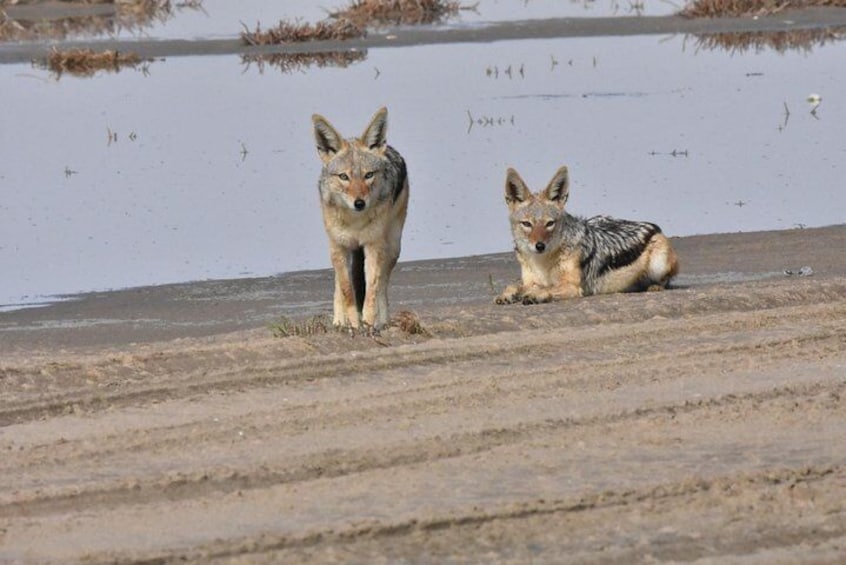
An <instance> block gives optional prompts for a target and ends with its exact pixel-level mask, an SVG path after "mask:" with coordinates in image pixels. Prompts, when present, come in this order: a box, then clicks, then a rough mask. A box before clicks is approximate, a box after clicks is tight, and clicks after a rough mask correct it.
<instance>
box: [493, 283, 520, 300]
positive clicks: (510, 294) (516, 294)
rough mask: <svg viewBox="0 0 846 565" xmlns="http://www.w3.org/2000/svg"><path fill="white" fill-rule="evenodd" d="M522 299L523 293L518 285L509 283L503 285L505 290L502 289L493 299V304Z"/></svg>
mask: <svg viewBox="0 0 846 565" xmlns="http://www.w3.org/2000/svg"><path fill="white" fill-rule="evenodd" d="M521 300H523V294H522V293H521V292H520V289H519V287H517V286H516V285H511V286H507V287H505V290H503V291H502V294H500V295H499V296H497V297H496V298H495V299H494V303H495V304H516V303H517V302H520V301H521Z"/></svg>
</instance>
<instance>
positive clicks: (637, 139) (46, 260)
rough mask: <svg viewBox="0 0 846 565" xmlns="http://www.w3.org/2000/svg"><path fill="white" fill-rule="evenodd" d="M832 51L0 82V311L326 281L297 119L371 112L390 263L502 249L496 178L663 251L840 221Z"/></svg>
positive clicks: (4, 71) (664, 42) (583, 42)
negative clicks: (563, 177) (545, 188)
mask: <svg viewBox="0 0 846 565" xmlns="http://www.w3.org/2000/svg"><path fill="white" fill-rule="evenodd" d="M362 55H363V54H362ZM844 57H846V46H845V45H844V43H842V42H840V43H829V44H826V45H823V46H820V47H817V48H815V49H814V50H813V51H812V52H810V53H809V52H796V51H790V52H785V53H776V52H774V51H771V50H770V51H765V52H745V53H736V52H735V53H727V52H726V51H722V50H713V51H711V50H698V51H697V52H694V51H692V50H690V49H685V43H684V38H683V37H673V38H657V37H604V38H580V39H551V40H523V41H503V42H496V43H488V44H460V45H431V46H419V47H409V48H390V49H371V50H370V51H369V52H368V53H367V59H366V60H362V61H359V62H357V63H356V64H354V65H350V66H349V67H346V68H340V67H321V66H320V65H319V64H317V65H316V66H311V67H308V68H306V67H300V66H297V65H294V66H292V65H291V63H287V64H286V65H283V66H282V67H281V68H282V69H283V70H286V71H287V72H264V73H262V72H260V71H261V67H259V66H256V65H252V66H247V67H245V66H244V62H243V61H242V60H241V58H240V57H239V56H237V55H226V56H205V57H183V58H179V57H171V58H169V59H167V60H164V61H157V62H156V63H155V64H154V65H153V66H152V67H151V68H150V69H149V73H148V75H146V76H145V75H144V74H143V73H141V72H123V73H120V74H98V75H95V76H94V77H92V78H86V79H78V78H75V77H65V78H63V79H62V80H61V81H55V80H53V79H51V78H50V75H49V74H48V73H46V72H45V71H40V70H38V69H33V68H31V67H29V66H28V65H0V82H2V84H3V85H4V102H5V104H6V107H7V108H13V109H14V111H11V112H6V113H5V114H4V116H3V118H2V128H0V131H2V134H0V265H2V266H3V273H4V276H3V277H0V304H8V303H14V302H19V301H22V300H26V299H24V298H23V297H24V296H27V295H29V296H33V295H35V296H37V295H48V294H54V293H67V292H76V291H84V290H92V289H104V288H116V287H127V286H136V285H143V284H154V283H164V282H173V281H187V280H197V279H206V278H228V277H239V276H245V275H256V276H258V275H267V274H272V273H277V272H282V271H291V270H299V269H310V268H322V267H328V266H329V260H328V252H327V244H326V236H325V233H324V232H323V226H322V222H321V219H320V211H319V205H318V201H317V188H316V185H317V177H318V174H319V171H320V163H319V161H318V158H317V155H316V152H315V149H314V147H313V136H312V132H311V121H310V116H311V114H312V113H315V112H319V113H321V114H323V115H325V116H327V117H328V118H329V119H330V120H331V121H332V123H333V124H335V125H337V127H338V128H339V129H340V130H341V131H356V128H358V127H360V125H361V123H363V121H366V119H367V118H368V117H369V116H370V115H372V113H373V112H374V111H375V109H376V108H378V107H379V106H381V105H387V106H388V108H389V110H390V125H389V131H388V139H389V142H390V143H391V144H392V145H394V146H395V147H396V148H397V149H398V150H400V151H401V152H402V153H403V155H404V156H406V159H407V161H408V165H409V174H410V179H411V203H410V208H409V217H408V222H407V224H406V232H405V238H404V241H403V255H402V259H403V260H411V259H422V258H432V257H448V256H460V255H471V254H481V253H490V252H502V251H507V250H509V249H510V247H511V241H510V234H509V229H508V223H507V214H506V208H505V205H504V203H503V197H502V191H503V182H504V175H505V170H506V168H507V167H508V166H514V167H517V168H518V169H519V170H520V171H521V172H522V173H523V174H524V178H526V181H527V182H528V183H529V184H530V186H540V185H542V184H543V183H544V182H546V181H547V180H548V178H547V177H548V175H549V171H550V170H554V169H555V168H556V167H557V166H559V165H561V164H565V163H566V164H568V165H569V166H570V171H571V177H572V187H571V197H570V201H569V204H568V207H569V209H570V210H571V211H572V212H573V213H576V214H581V215H593V214H598V213H607V214H612V215H617V216H621V217H629V218H634V219H647V220H651V221H654V222H656V223H658V224H659V225H661V226H662V227H663V228H664V230H665V231H666V232H667V233H668V234H670V235H684V234H694V233H713V232H734V231H744V230H760V229H784V228H793V227H797V226H801V225H807V226H817V225H826V224H833V223H842V222H844V221H846V217H845V216H844V214H846V212H844V211H845V210H846V196H844V193H843V191H842V178H843V175H844V171H843V167H844V163H846V141H844V137H843V135H842V124H843V123H846V79H844V75H843V73H842V72H840V69H841V67H842V61H843V60H844ZM553 61H557V64H553ZM494 68H496V69H499V74H498V75H497V76H493V74H491V73H489V70H491V71H492V70H493V69H494ZM509 68H510V69H511V71H512V72H511V73H510V74H506V73H505V72H504V71H505V69H509ZM292 70H295V71H296V72H290V71H292ZM518 70H520V71H521V72H518ZM810 93H817V94H819V95H820V96H821V97H822V99H823V100H824V101H825V102H824V103H823V104H821V105H820V106H819V108H817V110H816V116H814V115H812V114H811V113H810V110H811V108H810V107H809V106H808V103H807V102H806V98H807V97H808V95H809V94H810ZM786 110H787V111H789V120H786V119H785V114H786Z"/></svg>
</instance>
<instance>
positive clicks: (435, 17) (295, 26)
mask: <svg viewBox="0 0 846 565" xmlns="http://www.w3.org/2000/svg"><path fill="white" fill-rule="evenodd" d="M460 9H461V5H460V3H459V2H458V1H457V0H353V2H352V3H351V4H350V5H349V6H347V7H346V8H343V9H341V10H337V11H335V12H332V13H330V14H329V17H328V18H326V19H324V20H321V21H319V22H317V23H315V24H311V23H300V22H289V21H285V20H283V21H281V22H279V24H278V25H277V26H276V27H273V28H270V29H267V30H262V29H261V25H260V24H259V25H256V29H255V31H250V30H249V29H246V28H245V29H244V31H243V32H241V39H242V40H243V41H244V43H246V44H248V45H278V44H280V43H299V42H304V41H321V40H322V41H328V40H344V39H354V38H357V37H364V36H365V35H367V26H368V25H412V24H427V23H434V22H439V21H442V20H444V19H445V18H447V17H449V16H452V15H455V14H456V13H457V12H458V10H460Z"/></svg>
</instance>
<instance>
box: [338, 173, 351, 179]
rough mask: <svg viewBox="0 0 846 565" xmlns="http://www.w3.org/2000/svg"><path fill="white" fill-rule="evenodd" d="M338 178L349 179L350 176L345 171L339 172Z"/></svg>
mask: <svg viewBox="0 0 846 565" xmlns="http://www.w3.org/2000/svg"><path fill="white" fill-rule="evenodd" d="M338 178H339V179H341V180H350V176H349V175H348V174H347V173H341V174H339V175H338Z"/></svg>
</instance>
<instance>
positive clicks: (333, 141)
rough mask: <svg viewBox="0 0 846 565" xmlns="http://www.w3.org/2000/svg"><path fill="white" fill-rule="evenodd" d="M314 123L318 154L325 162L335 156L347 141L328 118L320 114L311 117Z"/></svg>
mask: <svg viewBox="0 0 846 565" xmlns="http://www.w3.org/2000/svg"><path fill="white" fill-rule="evenodd" d="M311 121H312V123H314V140H315V141H316V142H317V154H318V155H320V159H321V160H322V161H323V162H324V163H325V162H326V161H328V160H329V159H331V158H332V157H334V156H335V153H337V152H338V151H340V150H341V149H343V147H344V145H345V144H346V141H345V140H344V138H343V137H342V136H341V134H340V133H338V131H337V130H336V129H335V128H333V127H332V124H330V123H329V122H328V121H327V120H326V118H324V117H323V116H321V115H320V114H314V115H313V116H312V117H311Z"/></svg>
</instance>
